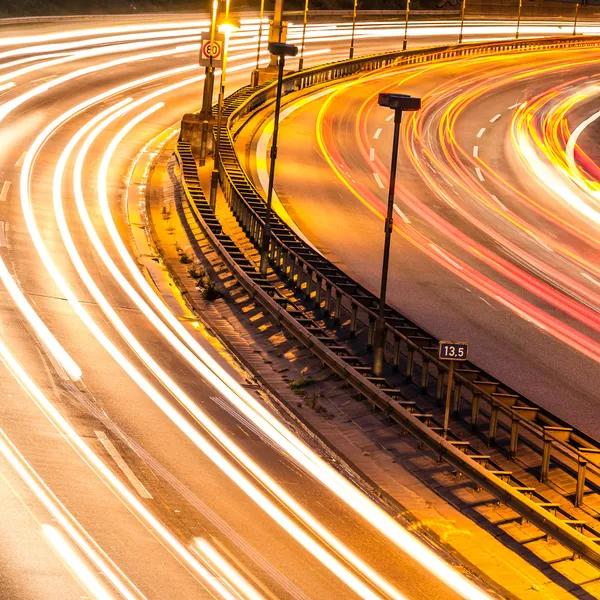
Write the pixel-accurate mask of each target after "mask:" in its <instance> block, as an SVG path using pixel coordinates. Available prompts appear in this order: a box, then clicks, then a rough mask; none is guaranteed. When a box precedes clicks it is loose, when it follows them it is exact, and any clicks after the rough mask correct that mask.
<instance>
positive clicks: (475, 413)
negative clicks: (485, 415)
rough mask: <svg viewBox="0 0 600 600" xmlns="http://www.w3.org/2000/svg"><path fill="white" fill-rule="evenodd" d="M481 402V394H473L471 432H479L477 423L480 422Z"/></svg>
mask: <svg viewBox="0 0 600 600" xmlns="http://www.w3.org/2000/svg"><path fill="white" fill-rule="evenodd" d="M480 402H481V394H478V393H477V392H473V399H472V400H471V431H477V429H478V426H477V421H478V420H479V403H480Z"/></svg>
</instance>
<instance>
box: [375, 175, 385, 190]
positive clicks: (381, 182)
mask: <svg viewBox="0 0 600 600" xmlns="http://www.w3.org/2000/svg"><path fill="white" fill-rule="evenodd" d="M373 177H375V181H376V182H377V185H378V186H379V187H380V188H384V187H385V186H384V185H383V181H381V177H379V173H373Z"/></svg>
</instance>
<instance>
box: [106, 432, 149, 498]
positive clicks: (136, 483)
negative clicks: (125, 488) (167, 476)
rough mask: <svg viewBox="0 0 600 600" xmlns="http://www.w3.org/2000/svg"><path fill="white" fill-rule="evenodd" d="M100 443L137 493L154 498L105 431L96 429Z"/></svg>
mask: <svg viewBox="0 0 600 600" xmlns="http://www.w3.org/2000/svg"><path fill="white" fill-rule="evenodd" d="M94 433H95V434H96V436H97V437H98V439H99V440H100V443H101V444H102V445H103V446H104V448H106V451H107V452H108V453H109V454H110V456H111V458H112V459H113V460H114V461H115V462H116V463H117V466H118V467H119V469H121V471H123V474H124V475H125V477H127V479H129V482H130V483H131V485H132V486H133V487H134V488H135V489H136V491H137V493H138V494H139V495H140V496H141V497H142V498H146V499H148V500H152V494H150V492H149V491H148V490H147V489H146V488H145V487H144V484H143V483H142V482H141V481H140V480H139V479H138V478H137V477H136V475H135V473H134V472H133V471H132V470H131V468H130V467H129V465H128V464H127V463H126V462H125V461H124V460H123V457H122V456H121V455H120V454H119V451H118V450H117V449H116V448H115V446H114V444H113V443H112V442H111V441H110V440H109V439H108V437H107V435H106V434H105V433H104V431H94Z"/></svg>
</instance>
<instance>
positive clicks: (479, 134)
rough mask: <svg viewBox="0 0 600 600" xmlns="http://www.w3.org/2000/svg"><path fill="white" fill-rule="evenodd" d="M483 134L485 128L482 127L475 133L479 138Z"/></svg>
mask: <svg viewBox="0 0 600 600" xmlns="http://www.w3.org/2000/svg"><path fill="white" fill-rule="evenodd" d="M484 133H485V127H482V128H481V129H480V130H479V131H478V132H477V137H478V138H480V137H481V136H482V135H483V134H484Z"/></svg>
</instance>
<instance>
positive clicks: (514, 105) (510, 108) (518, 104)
mask: <svg viewBox="0 0 600 600" xmlns="http://www.w3.org/2000/svg"><path fill="white" fill-rule="evenodd" d="M517 106H521V103H520V102H517V103H516V104H513V105H512V106H509V107H508V110H512V109H513V108H517Z"/></svg>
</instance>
